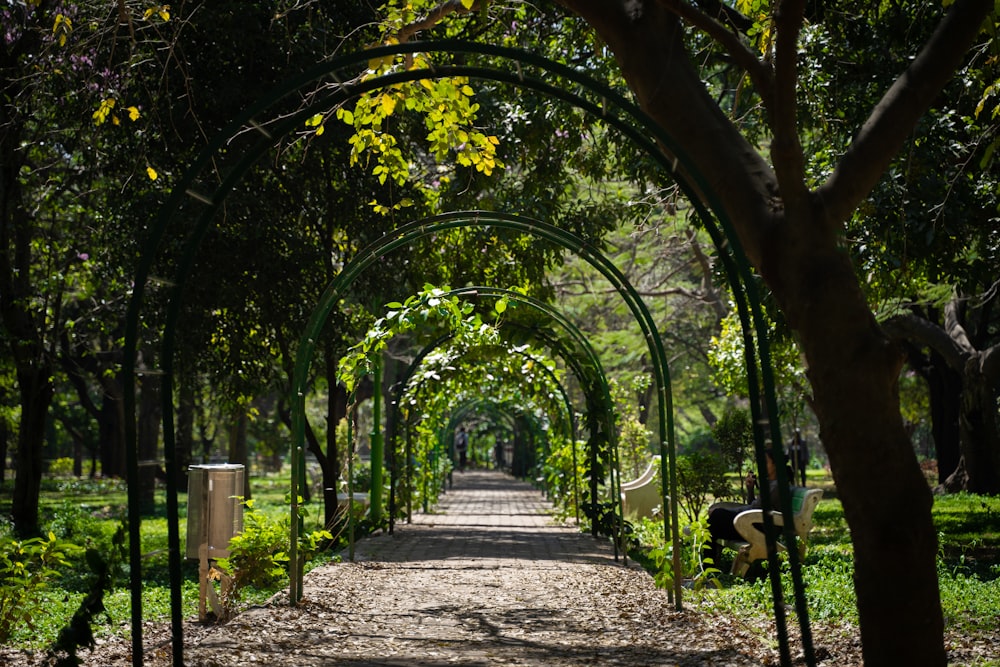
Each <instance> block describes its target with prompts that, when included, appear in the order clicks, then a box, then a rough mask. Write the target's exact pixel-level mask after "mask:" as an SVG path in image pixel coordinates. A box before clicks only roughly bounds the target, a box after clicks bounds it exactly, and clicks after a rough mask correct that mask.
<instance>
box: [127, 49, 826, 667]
mask: <svg viewBox="0 0 1000 667" xmlns="http://www.w3.org/2000/svg"><path fill="white" fill-rule="evenodd" d="M417 51H420V52H425V53H428V52H434V53H463V54H478V55H483V56H488V57H494V58H498V59H504V60H505V61H507V62H509V63H513V64H514V65H515V68H514V70H511V69H510V67H507V68H506V69H503V68H492V69H491V68H481V67H469V66H435V67H434V69H427V70H423V71H410V72H405V73H397V74H392V75H386V76H383V77H379V78H377V79H372V80H369V81H367V82H363V83H362V84H350V85H349V84H340V85H339V86H338V87H337V88H336V92H335V93H333V94H331V95H328V96H317V98H316V103H315V105H312V106H310V107H308V108H303V109H302V110H300V112H299V113H294V114H291V115H289V116H287V117H285V118H284V120H283V121H278V122H274V123H267V122H264V123H260V122H257V121H256V120H255V117H256V116H258V115H259V114H261V113H262V112H264V111H266V110H268V109H269V108H271V107H272V106H273V105H274V104H276V103H277V102H278V101H279V100H281V99H283V98H285V97H287V96H288V95H291V94H293V93H294V92H296V91H298V90H300V89H301V88H303V87H304V86H306V85H307V84H310V83H313V82H315V81H318V80H321V79H323V78H326V77H329V78H332V79H333V80H334V81H336V82H338V83H340V82H341V81H343V80H345V79H346V78H347V77H338V75H337V73H338V72H341V71H342V70H345V69H346V68H348V67H362V66H363V65H364V64H366V63H367V62H368V60H369V59H371V58H375V57H383V56H388V55H396V54H401V53H413V52H417ZM522 64H523V65H525V66H531V67H538V68H540V69H541V70H542V71H544V72H545V73H546V74H547V75H548V74H551V75H553V76H555V77H560V78H562V79H564V80H567V81H570V82H571V83H572V84H574V85H575V86H577V87H578V89H580V90H582V91H585V92H588V93H590V94H591V95H593V96H594V99H587V98H585V97H584V96H583V93H574V92H570V91H568V90H566V89H562V88H559V87H557V86H554V85H551V84H549V83H548V82H547V81H543V80H542V79H540V78H537V77H531V76H526V75H524V74H523V71H522ZM440 76H470V77H474V78H486V79H492V80H495V81H499V82H508V83H511V84H513V85H517V86H520V87H524V88H527V89H531V90H535V91H536V92H541V93H543V94H546V95H549V96H551V97H552V98H555V99H559V100H562V101H566V102H569V103H570V104H573V105H574V106H577V107H578V108H581V109H583V110H585V111H588V112H589V113H592V114H596V115H597V116H599V117H602V118H604V119H605V120H606V121H607V122H608V123H609V124H610V125H612V126H614V127H616V128H617V129H619V130H620V131H622V132H623V133H624V134H625V135H626V136H627V137H629V138H630V139H631V140H633V141H635V142H636V144H637V145H638V146H639V147H640V148H641V149H642V150H644V151H645V152H647V153H648V154H649V155H650V156H651V157H653V158H654V159H655V160H656V161H657V162H659V164H660V165H661V167H662V168H663V169H664V170H665V172H666V173H669V174H673V175H674V176H675V178H676V180H677V182H678V185H679V186H680V187H681V188H682V190H683V191H684V192H685V194H686V195H687V196H688V198H689V200H690V201H691V203H692V205H693V206H694V207H695V209H696V211H697V213H698V215H699V217H700V218H701V220H702V221H703V223H704V224H705V225H706V227H707V228H709V229H710V231H713V239H715V241H716V247H717V250H718V252H719V254H720V257H722V259H723V262H724V267H725V269H726V271H727V275H728V276H729V279H730V282H731V284H732V285H733V288H734V289H733V292H734V294H735V295H736V298H737V299H738V301H741V302H742V304H743V305H742V307H740V308H739V313H740V318H741V324H742V326H743V328H744V332H745V339H746V340H747V342H751V339H752V334H751V333H750V332H751V331H754V330H755V331H756V333H757V337H756V340H755V341H754V342H755V344H756V349H757V351H758V353H759V362H760V372H761V379H762V381H763V384H764V387H765V397H764V398H765V400H766V402H767V405H768V412H769V414H770V415H772V417H771V419H770V420H768V422H767V423H768V424H769V426H770V434H771V439H772V440H773V441H775V442H780V441H781V435H780V428H779V426H778V424H777V419H776V416H777V405H776V401H775V398H774V391H773V386H774V383H773V378H772V375H771V370H770V353H769V349H768V345H767V338H766V329H765V325H764V321H763V317H762V312H761V309H760V298H759V295H758V294H757V292H756V287H755V285H754V284H753V281H752V279H751V278H752V273H751V271H750V268H749V263H748V262H747V260H746V258H745V256H744V254H743V252H742V248H741V247H740V245H739V240H738V238H737V236H736V234H735V233H734V231H733V228H732V225H731V224H730V223H729V221H728V220H727V219H726V217H725V213H724V210H723V209H722V207H721V206H719V205H718V201H717V199H716V198H715V196H714V193H713V190H712V188H711V187H709V186H708V184H707V183H705V182H704V180H703V179H702V178H701V176H700V174H699V173H698V172H697V170H696V169H694V167H693V163H692V162H691V161H690V160H689V159H688V158H687V157H686V156H685V155H683V154H682V153H681V152H680V151H679V150H678V149H677V147H676V145H674V143H673V142H672V140H671V138H670V136H669V135H668V134H667V133H666V132H665V131H664V130H663V129H662V128H660V127H659V126H658V125H656V124H655V123H654V122H652V121H651V120H650V119H649V118H648V117H646V116H645V114H643V113H642V112H641V111H640V110H639V109H638V108H637V107H636V106H635V105H634V104H632V103H631V102H629V101H627V100H625V99H624V98H623V97H622V96H621V95H619V94H618V93H616V92H615V91H613V90H611V89H610V88H608V87H607V86H603V85H601V84H599V83H597V82H595V81H593V80H592V79H590V78H589V77H587V76H586V75H585V74H583V73H581V72H577V71H575V70H572V69H570V68H568V67H565V66H563V65H560V64H558V63H554V62H551V61H548V60H546V59H544V58H541V57H539V56H534V55H532V54H528V53H525V52H523V51H517V50H514V49H506V48H503V47H497V46H491V45H482V44H470V43H465V42H457V41H451V40H444V41H440V42H436V43H431V44H427V43H416V42H413V43H407V44H400V45H393V46H386V47H379V48H377V49H372V50H367V51H364V52H361V53H360V54H348V55H346V56H341V57H338V58H334V59H332V60H331V61H329V62H328V63H325V64H324V65H322V66H320V67H317V68H315V69H313V70H310V71H308V72H305V73H303V74H302V75H301V76H299V77H295V78H292V79H289V80H288V81H287V82H286V83H285V84H284V85H282V86H279V87H278V88H276V89H274V90H273V91H272V92H271V93H270V94H269V95H266V96H265V97H263V98H261V100H260V101H259V102H258V103H257V104H255V105H253V106H251V107H249V108H248V109H247V111H246V112H245V113H244V114H241V115H240V116H239V117H237V118H236V119H235V120H234V121H233V122H232V123H230V124H229V125H228V126H227V127H226V128H225V129H224V130H223V131H222V132H220V133H219V134H218V135H217V136H216V138H215V139H214V140H213V141H212V142H211V143H210V144H209V145H208V147H207V148H206V149H205V150H204V151H202V153H201V154H200V156H199V158H198V159H196V160H195V162H194V163H193V164H192V165H191V167H190V169H189V170H188V171H187V172H186V174H185V176H184V178H183V179H182V180H181V181H180V182H179V184H178V186H177V187H176V188H174V190H173V191H172V194H171V195H170V197H169V199H168V200H167V202H166V203H165V205H164V206H163V208H162V209H161V213H160V215H159V216H158V218H157V220H156V221H155V223H154V224H153V225H152V229H151V233H150V235H149V237H148V239H147V243H146V244H145V247H144V250H143V253H142V256H141V258H140V262H139V265H138V268H137V270H136V276H135V281H134V289H133V292H132V297H131V299H130V301H129V307H128V315H127V318H126V332H125V345H124V362H123V369H124V371H125V372H124V375H125V379H124V387H123V388H124V395H125V397H124V404H125V410H126V413H127V414H128V415H130V417H129V418H128V419H126V425H125V441H126V457H127V466H128V473H129V475H128V479H129V508H130V510H129V511H130V521H129V529H130V538H131V540H130V561H131V563H132V573H131V576H132V598H131V601H132V610H133V611H132V629H133V633H132V634H133V637H132V642H133V656H134V660H135V661H136V664H140V663H139V661H141V656H142V621H141V619H142V617H141V608H142V598H141V591H142V578H141V551H140V535H139V523H140V519H139V517H138V516H137V515H136V512H137V507H138V488H137V464H138V461H137V455H136V452H135V441H136V429H135V422H134V417H133V415H134V413H135V378H134V372H135V367H136V359H137V341H138V328H139V327H138V322H139V317H140V312H141V309H142V303H143V299H144V296H145V290H146V285H147V283H148V281H149V277H150V275H151V269H152V263H153V258H154V257H155V255H156V254H157V252H158V250H159V248H160V246H161V244H162V242H163V239H164V237H165V236H166V230H167V229H168V227H169V223H170V220H171V218H172V216H173V215H174V214H175V213H176V212H177V211H178V210H179V209H181V208H182V207H183V204H184V203H185V201H197V202H200V203H202V204H205V208H204V209H203V212H202V214H201V215H200V216H195V217H197V222H196V225H195V231H194V232H193V233H192V235H191V237H190V240H189V242H188V244H187V245H186V249H185V251H184V257H183V258H182V261H181V262H180V264H179V267H178V277H179V280H178V281H177V282H175V283H174V285H175V286H174V288H173V289H174V297H173V298H172V299H171V301H170V307H169V310H168V318H167V324H166V326H165V329H164V336H163V346H162V349H163V350H164V354H163V358H162V360H161V362H162V370H163V372H164V373H165V380H166V381H165V385H166V386H165V387H164V392H163V393H164V404H165V405H166V406H168V408H169V407H172V406H171V405H170V404H169V401H170V400H171V399H172V390H173V388H172V378H171V374H172V365H173V359H172V351H173V327H174V326H175V322H176V320H177V316H178V312H179V296H178V294H179V292H180V286H181V284H182V283H183V282H184V280H186V277H187V276H188V275H189V273H190V268H191V265H192V263H193V257H194V254H195V252H196V250H197V247H198V245H199V244H200V242H201V239H202V238H203V237H204V234H205V232H206V230H207V227H208V224H209V221H210V220H211V218H212V217H213V216H214V215H215V213H216V211H217V210H218V208H219V207H220V206H221V204H222V201H223V200H224V199H225V197H226V196H227V195H228V193H229V192H230V191H231V189H232V188H233V186H234V185H235V183H237V182H238V181H239V180H240V178H242V174H243V173H244V172H245V171H246V169H248V168H249V165H250V164H252V163H253V162H256V160H257V159H258V158H259V157H260V156H262V155H263V154H264V153H265V152H266V151H267V150H269V148H270V146H271V144H272V141H273V137H275V136H284V135H285V134H287V133H288V132H290V131H291V130H292V129H293V128H295V127H297V126H300V125H301V123H302V122H304V119H305V118H307V117H308V116H310V115H312V114H313V113H315V109H317V108H330V107H331V106H334V105H336V104H338V103H341V102H343V101H345V100H347V99H350V98H351V97H354V96H356V95H358V94H361V93H364V92H366V91H368V90H374V89H376V88H379V87H384V86H386V85H391V84H392V83H397V82H402V81H410V80H417V79H421V78H436V77H440ZM546 78H548V77H546ZM609 108H610V109H611V110H612V111H621V112H622V113H624V114H625V115H626V116H628V117H629V118H630V119H631V120H632V121H634V122H635V123H636V125H630V124H628V123H626V122H625V121H623V120H622V118H621V117H619V116H617V115H615V113H613V112H612V113H608V110H609ZM244 128H255V130H257V131H259V133H260V136H261V137H262V138H261V139H260V140H259V141H258V142H257V144H256V145H255V146H252V147H251V148H250V149H248V150H246V151H245V152H244V153H243V157H242V159H240V160H238V161H237V164H236V165H235V167H234V168H233V169H232V170H231V171H230V172H229V173H228V174H226V175H225V176H223V177H222V178H221V179H220V180H219V184H218V187H214V188H212V189H211V191H209V192H207V193H206V192H205V191H204V190H200V189H199V187H198V186H197V184H196V180H197V176H198V175H199V174H200V173H202V171H204V170H205V169H206V168H207V167H208V166H209V165H210V164H211V163H212V161H213V159H214V157H215V155H216V154H217V153H220V152H221V151H224V150H226V146H227V144H228V143H229V141H230V139H231V138H233V137H235V136H237V135H238V134H240V133H241V132H243V130H244ZM650 136H652V137H654V138H655V139H650V138H649V137H650ZM655 142H659V143H661V144H662V145H664V146H666V147H667V148H668V150H669V151H670V152H671V153H672V154H673V156H674V157H668V156H666V155H665V154H663V153H662V152H661V151H660V150H659V149H658V147H657V146H656V143H655ZM678 164H680V165H681V166H683V167H684V170H685V174H686V175H685V176H684V177H679V176H678V174H677V171H676V166H677V165H678ZM688 178H690V179H691V181H690V182H689V181H688V180H687V179H688ZM697 192H700V193H702V194H703V196H705V197H706V198H707V200H708V202H709V204H710V205H711V207H712V209H713V210H715V211H716V212H717V214H718V216H719V217H718V222H719V224H720V225H721V227H722V229H721V231H720V230H719V228H717V227H716V226H715V219H714V218H713V217H712V216H711V215H710V214H709V213H708V209H707V208H706V207H705V206H704V205H702V203H701V200H700V199H699V197H698V196H697V195H696V193H697ZM723 237H724V239H725V240H723ZM740 285H741V286H742V289H739V288H738V286H740ZM744 290H745V292H744ZM747 301H749V304H747V303H746V302H747ZM751 318H752V320H753V323H752V326H751V323H750V319H751ZM754 349H755V346H754V345H753V344H751V345H749V346H748V347H747V352H748V354H747V360H748V373H751V374H754V375H755V374H756V370H757V360H756V359H755V358H754V357H753V354H752V351H753V350H754ZM751 367H752V368H751ZM756 386H757V383H756V382H755V381H751V388H752V394H753V395H752V397H751V398H752V402H751V407H752V410H754V411H755V412H754V417H755V418H754V424H755V426H756V428H755V435H756V436H757V438H758V440H757V442H758V465H761V466H762V462H763V455H762V454H761V453H760V450H761V447H762V435H763V434H762V432H761V429H762V419H761V414H760V404H761V401H760V397H759V396H758V395H757V393H756ZM164 414H165V415H169V414H170V411H169V409H168V410H166V411H165V412H164ZM164 440H165V442H172V440H173V424H172V422H171V420H169V419H165V420H164ZM168 449H169V448H168ZM780 456H781V455H780V454H779V457H780ZM167 457H168V460H167V461H166V463H167V487H168V494H167V496H168V500H167V510H168V515H170V516H173V517H176V516H177V503H176V473H175V470H174V461H173V459H172V453H168V454H167ZM779 471H780V472H781V473H782V474H783V470H782V467H781V466H779ZM785 495H786V496H787V495H788V494H785ZM765 503H766V499H765ZM782 507H783V508H784V509H786V510H787V509H788V508H789V507H790V497H783V498H782ZM789 531H790V529H789ZM168 551H169V556H168V557H169V559H170V569H171V599H172V602H171V612H172V619H173V621H174V624H175V627H179V626H180V622H181V619H180V576H179V572H180V543H179V536H178V534H177V533H176V529H172V531H171V533H170V536H169V549H168ZM794 552H795V550H794V549H792V550H790V559H789V560H790V563H791V566H792V570H793V578H794V580H795V582H796V587H795V588H796V590H795V594H796V595H795V597H796V607H797V611H798V614H799V618H800V624H801V625H802V628H803V643H804V647H805V653H806V661H807V663H809V664H813V662H814V658H813V655H812V653H813V651H812V643H811V633H810V631H809V628H808V617H807V611H808V609H807V606H806V604H805V597H804V590H803V589H802V587H801V572H800V570H799V563H798V560H797V558H796V556H795V554H794ZM772 581H773V579H772ZM777 585H778V586H780V583H778V584H777ZM779 592H780V589H778V590H777V592H776V594H775V617H776V620H777V622H778V628H779V643H780V644H781V649H782V650H781V654H782V662H783V664H788V663H790V655H789V654H788V649H787V635H786V632H785V630H784V608H783V605H782V603H781V600H780V595H779V594H778V593H779ZM182 654H183V644H182V642H181V640H180V634H179V633H178V634H176V635H175V637H174V657H175V660H178V661H182ZM179 664H180V663H179Z"/></svg>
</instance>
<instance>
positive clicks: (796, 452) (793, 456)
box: [788, 429, 809, 486]
mask: <svg viewBox="0 0 1000 667" xmlns="http://www.w3.org/2000/svg"><path fill="white" fill-rule="evenodd" d="M788 460H789V462H790V463H791V465H792V481H793V482H794V481H795V479H796V477H798V478H799V479H800V480H802V484H801V486H805V485H806V468H808V467H809V446H808V445H807V444H806V439H805V438H804V437H803V436H802V431H801V430H800V429H795V433H794V435H792V440H791V442H789V443H788Z"/></svg>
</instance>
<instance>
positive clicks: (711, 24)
mask: <svg viewBox="0 0 1000 667" xmlns="http://www.w3.org/2000/svg"><path fill="white" fill-rule="evenodd" d="M657 1H658V2H659V3H660V5H662V6H663V7H666V8H667V9H669V10H670V11H672V12H673V13H675V14H677V15H678V16H680V17H681V18H682V19H684V20H685V21H687V23H689V24H690V25H692V26H694V27H695V28H697V29H699V30H701V31H702V32H704V33H705V34H706V35H708V36H709V37H711V38H712V39H713V40H715V41H716V42H717V43H718V44H719V46H721V47H722V48H723V49H725V51H726V53H728V54H729V56H730V57H731V58H732V59H733V62H735V63H736V64H737V65H738V66H740V67H742V68H743V70H744V71H746V73H747V74H748V75H749V77H750V80H751V81H753V84H754V87H755V88H756V89H757V92H758V94H759V95H760V96H761V98H763V99H764V100H765V104H768V101H769V100H770V99H771V97H772V96H773V94H774V75H773V73H772V72H771V69H770V68H769V67H768V66H767V65H766V64H764V63H763V62H761V61H760V60H759V59H758V58H757V54H756V53H754V52H753V51H751V50H750V49H749V48H747V46H746V44H744V43H743V42H742V41H740V38H739V36H738V35H736V34H735V33H733V32H732V31H731V30H729V29H728V28H726V26H725V25H723V24H722V23H721V22H719V21H717V20H716V19H713V18H712V17H711V16H709V15H708V14H705V13H704V12H702V11H699V10H698V9H696V8H695V7H693V6H691V4H690V3H687V2H684V0H657Z"/></svg>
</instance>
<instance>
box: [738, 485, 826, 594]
mask: <svg viewBox="0 0 1000 667" xmlns="http://www.w3.org/2000/svg"><path fill="white" fill-rule="evenodd" d="M822 497H823V490H822V489H807V488H805V487H800V486H797V487H794V488H793V489H792V512H793V520H794V526H795V537H796V542H797V543H798V551H799V558H800V559H802V558H804V557H805V554H806V547H807V540H808V538H809V531H810V530H812V523H813V522H812V516H813V512H814V511H815V510H816V506H817V505H819V501H820V499H821V498H822ZM771 517H772V519H773V520H774V525H775V526H778V527H781V526H784V523H785V520H784V516H783V515H782V513H781V512H778V511H776V510H773V511H772V512H771ZM763 523H764V510H761V509H752V510H746V511H744V512H740V513H739V514H737V515H736V518H734V519H733V527H735V528H736V532H738V533H739V534H740V535H742V536H743V538H744V539H743V540H742V541H736V540H721V541H720V543H721V544H722V545H723V546H725V547H728V548H730V549H733V550H735V551H736V558H735V559H734V560H733V568H732V573H733V574H735V575H738V576H740V577H744V576H746V574H747V572H748V571H749V570H750V566H751V565H752V564H754V563H756V562H757V561H758V560H762V559H764V558H767V540H766V538H765V537H764V533H763V532H761V531H760V530H757V529H756V528H755V527H754V525H755V524H758V525H763ZM785 550H787V547H786V546H785V544H784V543H783V542H781V540H778V551H779V552H781V551H785Z"/></svg>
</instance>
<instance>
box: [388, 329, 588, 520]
mask: <svg viewBox="0 0 1000 667" xmlns="http://www.w3.org/2000/svg"><path fill="white" fill-rule="evenodd" d="M451 338H453V337H452V336H442V337H440V338H438V339H437V340H435V341H433V342H431V343H430V344H428V345H426V346H424V348H423V349H422V350H420V352H419V353H418V354H417V355H416V357H415V358H414V360H413V361H412V362H411V363H410V364H409V366H408V368H407V370H406V372H404V373H403V376H402V378H401V380H400V381H399V382H398V383H397V384H396V385H394V389H393V390H392V392H393V396H394V397H395V399H396V400H395V403H394V406H393V410H394V411H395V412H396V413H397V414H398V413H399V412H400V411H401V409H402V408H401V406H400V405H399V402H398V399H399V398H400V397H401V396H402V395H403V394H405V392H406V388H407V386H409V384H410V381H411V380H412V378H413V374H414V373H415V372H416V370H417V368H418V367H419V366H420V364H421V363H422V362H423V360H424V359H425V358H426V356H427V355H428V354H429V353H430V352H431V351H432V350H434V349H437V348H438V347H440V346H441V345H442V344H443V343H445V342H446V341H447V340H450V339H451ZM498 349H505V350H506V348H498ZM518 354H520V355H521V356H523V357H525V358H528V359H532V360H537V357H536V356H534V355H531V354H528V353H527V352H523V351H522V352H518ZM542 368H543V370H544V374H545V375H546V377H547V378H548V381H549V382H550V383H551V384H552V385H553V386H554V387H555V388H556V390H557V391H558V392H559V394H560V397H561V398H562V402H563V407H564V409H565V411H566V415H565V417H564V418H563V419H562V420H560V421H562V422H563V424H564V426H565V430H566V433H565V437H566V438H568V439H569V440H570V441H571V442H573V441H575V438H576V418H575V415H574V410H573V404H572V401H570V398H569V394H568V393H567V392H566V388H565V387H564V386H563V384H562V382H560V381H559V379H558V378H557V377H556V376H555V373H553V372H552V369H550V368H549V367H548V366H546V365H545V364H542ZM396 387H398V389H397V388H396ZM397 421H402V420H397ZM404 424H405V427H406V428H409V423H408V422H405V423H404ZM407 437H408V434H407ZM574 454H575V450H574ZM406 466H407V468H409V467H410V459H409V457H407V458H406ZM393 521H394V517H393V516H392V515H391V514H390V517H389V531H390V532H392V526H393Z"/></svg>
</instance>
